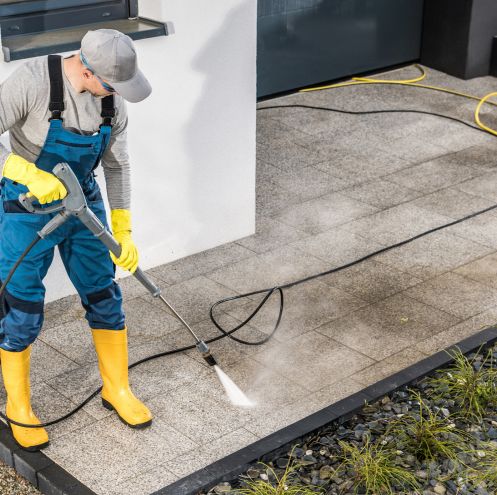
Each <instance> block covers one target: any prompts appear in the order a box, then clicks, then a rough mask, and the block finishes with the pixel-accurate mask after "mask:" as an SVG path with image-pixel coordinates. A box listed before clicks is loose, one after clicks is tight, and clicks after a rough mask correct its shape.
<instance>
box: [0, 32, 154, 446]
mask: <svg viewBox="0 0 497 495" xmlns="http://www.w3.org/2000/svg"><path fill="white" fill-rule="evenodd" d="M150 92H151V87H150V84H149V83H148V81H147V80H146V78H145V76H144V75H143V74H142V72H141V71H140V70H139V69H138V66H137V57H136V53H135V49H134V46H133V42H132V40H131V39H130V38H129V37H128V36H126V35H124V34H122V33H120V32H119V31H115V30H112V29H99V30H95V31H89V32H88V33H87V34H86V35H85V36H84V38H83V40H82V41H81V50H80V52H79V53H78V54H77V55H72V56H71V57H68V58H64V59H63V58H62V57H59V56H52V55H51V56H49V57H42V58H38V59H33V60H30V61H28V62H26V63H25V64H24V65H23V66H21V67H20V68H19V69H18V70H17V71H15V72H14V73H13V74H12V75H11V76H10V77H9V78H8V79H7V80H5V81H4V82H3V83H2V84H0V134H3V133H4V132H5V131H7V130H9V131H10V143H11V147H12V153H10V152H8V151H7V150H6V149H5V148H4V147H2V146H1V145H0V167H2V168H3V173H2V175H3V177H2V179H1V182H0V185H1V188H0V191H1V201H0V279H1V280H5V279H6V277H7V274H8V273H9V271H10V270H11V268H12V266H13V265H14V263H15V262H16V260H17V259H18V258H19V256H20V255H21V253H22V252H23V251H24V249H25V248H26V246H27V245H28V244H29V243H30V241H31V240H32V239H33V238H34V237H35V236H36V232H37V231H38V230H40V229H41V228H42V227H43V225H45V223H47V222H48V221H49V220H50V218H52V216H53V215H35V214H30V213H28V212H27V211H26V210H25V209H24V208H23V206H22V205H21V204H20V203H19V201H18V197H19V194H20V193H28V194H29V195H32V196H35V198H36V199H37V201H38V202H39V204H40V205H42V206H43V205H46V204H48V203H51V202H53V201H57V200H60V199H62V198H64V196H65V195H66V194H67V192H66V190H65V188H64V186H63V184H62V183H61V182H60V181H59V180H58V179H57V178H56V177H55V176H54V175H53V174H52V173H51V172H52V170H53V168H54V167H55V166H56V165H57V164H58V163H60V162H66V163H68V164H69V165H70V167H71V168H72V170H73V171H74V172H75V174H76V176H77V177H78V180H79V181H80V184H81V187H82V189H83V191H84V193H85V195H86V198H87V201H88V205H89V207H90V208H91V209H92V210H93V211H94V212H95V213H96V215H97V216H98V217H99V218H100V220H101V221H102V222H103V223H105V224H106V225H107V222H106V215H105V209H104V205H103V201H102V196H101V194H100V190H99V187H98V185H97V183H96V181H95V174H94V170H95V168H96V167H97V166H98V164H99V163H100V162H102V166H103V170H104V175H105V180H106V184H107V195H108V200H109V204H110V208H111V224H112V232H113V234H114V237H115V238H116V240H117V241H118V242H119V243H120V245H121V248H122V252H121V256H120V257H119V258H118V259H116V258H115V257H114V256H113V255H109V252H108V251H107V250H106V248H105V247H104V246H103V244H102V243H100V241H99V240H98V239H97V238H96V237H94V236H93V235H92V234H91V233H90V232H89V231H88V230H87V229H86V228H85V227H84V226H83V225H82V224H81V223H80V222H79V221H78V220H77V218H73V219H71V220H69V221H68V222H66V224H64V225H63V226H62V227H61V228H59V229H58V230H56V231H55V232H53V233H52V234H50V235H49V236H48V237H47V238H46V239H43V240H41V241H40V242H38V244H37V245H36V246H35V247H34V249H33V250H32V251H31V252H30V253H29V255H28V256H27V257H26V258H25V259H24V260H23V262H22V263H21V265H20V266H19V268H18V269H17V271H16V272H15V274H14V276H13V277H12V279H11V281H10V282H9V284H8V286H7V288H6V291H5V292H4V294H3V296H2V299H1V301H0V303H1V304H0V318H1V320H0V359H1V368H2V375H3V380H4V384H5V389H6V391H7V407H6V414H7V416H8V417H9V418H10V419H12V420H13V421H17V422H20V423H24V424H40V422H39V420H38V419H37V417H36V416H35V414H34V413H33V411H32V409H31V401H30V380H29V374H30V351H31V347H30V346H31V344H32V343H33V342H34V340H35V339H36V337H37V336H38V334H39V332H40V329H41V326H42V324H43V304H44V295H45V288H44V286H43V282H42V280H43V278H44V277H45V275H46V273H47V270H48V268H49V266H50V264H51V262H52V259H53V254H54V248H55V246H58V249H59V252H60V255H61V258H62V261H63V263H64V266H65V268H66V271H67V273H68V275H69V277H70V279H71V281H72V283H73V284H74V286H75V287H76V289H77V291H78V293H79V296H80V298H81V302H82V304H83V306H84V308H85V310H86V318H87V320H88V322H89V325H90V328H91V329H92V334H93V340H94V344H95V349H96V352H97V355H98V364H99V369H100V374H101V377H102V381H103V389H102V403H103V405H104V406H105V407H106V408H108V409H115V410H116V412H117V414H118V416H119V418H120V419H121V420H122V421H123V422H125V423H126V424H127V425H128V426H130V427H133V428H140V427H145V426H148V425H149V424H150V423H151V422H152V415H151V413H150V411H149V410H148V409H147V407H146V406H145V405H144V404H142V403H141V402H140V401H139V400H138V399H137V398H136V397H135V396H134V395H133V393H132V392H131V390H130V388H129V383H128V368H127V365H128V354H127V336H126V326H125V321H124V313H123V310H122V297H121V291H120V288H119V286H118V285H117V284H116V283H115V281H114V264H113V263H112V261H114V263H115V264H117V265H119V266H121V267H122V268H124V269H126V270H129V271H131V272H134V271H135V270H136V268H137V266H138V253H137V250H136V247H135V244H134V243H133V240H132V238H131V215H130V171H129V160H128V153H127V145H126V127H127V112H126V105H125V101H124V99H125V100H128V101H130V102H138V101H141V100H143V99H144V98H146V97H147V96H148V95H149V94H150ZM0 170H1V168H0ZM36 204H38V203H36ZM111 258H112V259H111ZM11 429H12V433H13V436H14V438H15V440H16V441H17V443H18V444H19V445H20V446H21V447H23V448H25V449H27V450H31V451H34V450H39V449H40V448H43V447H45V446H46V445H48V435H47V432H46V431H45V430H44V429H43V428H24V427H19V426H16V425H13V424H11Z"/></svg>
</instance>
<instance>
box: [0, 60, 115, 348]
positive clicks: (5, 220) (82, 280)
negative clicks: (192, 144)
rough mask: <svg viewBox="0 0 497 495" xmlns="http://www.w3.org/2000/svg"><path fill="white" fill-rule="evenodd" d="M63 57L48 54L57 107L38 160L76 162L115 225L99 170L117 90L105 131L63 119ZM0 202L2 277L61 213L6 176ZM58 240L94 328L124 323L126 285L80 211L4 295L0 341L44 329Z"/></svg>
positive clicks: (105, 110)
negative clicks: (81, 128) (34, 201)
mask: <svg viewBox="0 0 497 495" xmlns="http://www.w3.org/2000/svg"><path fill="white" fill-rule="evenodd" d="M61 63H62V58H61V57H59V56H53V55H50V56H49V57H48V64H49V73H50V84H51V91H50V107H49V108H50V111H51V112H52V117H51V118H50V119H49V120H50V127H49V130H48V134H47V137H46V140H45V143H44V145H43V148H42V150H41V152H40V155H39V156H38V158H37V160H36V162H35V163H36V166H37V167H38V168H40V169H42V170H45V171H46V172H52V170H53V168H54V167H55V165H57V164H58V163H60V162H66V163H68V164H69V165H70V167H71V168H72V170H73V171H74V173H75V174H76V176H77V177H78V180H79V181H80V184H81V186H82V188H83V191H84V193H85V196H86V199H87V201H88V206H89V207H90V208H91V209H92V210H93V212H94V213H95V214H96V215H97V216H98V218H99V219H100V220H101V221H102V222H103V223H104V224H105V225H107V220H106V215H105V208H104V203H103V201H102V195H101V193H100V188H99V186H98V184H97V182H96V181H95V176H94V169H95V168H96V167H97V166H98V164H99V163H100V160H101V158H102V155H103V153H104V151H105V148H106V147H107V145H108V144H109V140H110V136H111V130H112V124H111V122H112V117H113V116H114V97H113V96H107V97H105V98H103V99H102V114H101V115H102V118H103V123H102V124H101V126H100V131H99V132H98V133H96V134H95V135H93V136H85V135H81V134H77V133H75V132H72V131H69V130H67V129H65V128H64V127H63V125H62V112H63V110H64V100H63V78H62V65H61ZM0 185H1V201H0V279H1V280H5V278H6V277H7V274H8V273H9V271H10V269H11V268H12V266H13V265H14V263H15V262H16V260H17V259H18V258H19V257H20V255H21V254H22V252H23V251H24V249H25V248H26V246H27V245H28V244H29V243H30V242H31V241H32V240H33V239H34V238H35V236H36V233H37V232H38V231H39V230H40V229H41V228H42V227H43V226H44V225H45V224H46V223H47V222H48V221H49V220H50V219H51V218H52V217H53V214H52V215H36V214H31V213H28V212H26V210H25V209H24V208H23V207H22V205H21V204H20V203H19V201H18V197H19V194H20V193H25V192H27V188H26V187H25V186H23V185H21V184H18V183H17V182H13V181H11V180H10V179H7V178H5V177H3V178H2V180H1V182H0ZM55 246H58V248H59V252H60V256H61V258H62V261H63V263H64V266H65V268H66V271H67V274H68V275H69V278H70V279H71V281H72V283H73V284H74V286H75V288H76V289H77V291H78V293H79V296H80V298H81V302H82V304H83V307H84V308H85V310H86V318H87V320H88V322H89V324H90V327H91V328H94V329H108V330H121V329H123V328H124V313H123V310H122V297H121V291H120V288H119V286H118V285H117V284H116V283H115V281H114V269H115V268H114V265H113V263H112V261H111V258H110V255H109V251H108V250H107V248H106V247H105V246H104V245H103V244H102V243H101V242H100V241H99V240H98V239H97V238H96V237H95V236H94V235H93V234H92V233H91V232H90V231H89V230H88V229H86V227H84V226H83V224H82V223H81V222H80V221H79V220H78V219H77V218H75V217H73V218H71V219H70V220H69V221H67V222H66V223H65V224H64V225H63V226H62V227H60V228H59V229H58V230H56V231H55V232H53V233H52V234H50V235H49V236H48V237H47V238H45V239H42V240H41V241H40V242H38V244H36V245H35V247H34V248H33V249H32V251H31V252H30V253H29V254H28V255H27V257H26V258H25V259H24V260H23V262H22V263H21V265H20V266H19V268H18V269H17V271H16V272H15V274H14V276H13V277H12V279H11V281H10V282H9V284H8V286H7V289H6V291H5V292H4V294H3V296H2V299H1V301H0V318H1V320H0V347H1V348H2V349H4V350H6V351H22V350H24V349H25V348H27V347H28V346H29V345H30V344H31V343H32V342H33V341H34V340H35V339H36V337H37V336H38V334H39V332H40V330H41V326H42V324H43V305H44V296H45V287H44V285H43V278H44V277H45V275H46V274H47V271H48V268H49V266H50V264H51V263H52V260H53V255H54V248H55Z"/></svg>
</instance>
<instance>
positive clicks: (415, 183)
mask: <svg viewBox="0 0 497 495" xmlns="http://www.w3.org/2000/svg"><path fill="white" fill-rule="evenodd" d="M444 154H446V152H444V153H440V154H439V156H440V155H444ZM480 173H481V172H480ZM476 175H478V171H477V170H475V169H474V168H472V167H468V166H465V165H460V164H456V163H452V161H451V160H450V156H443V157H442V158H438V159H434V160H430V161H425V162H423V163H420V164H419V165H416V166H413V167H410V168H408V169H405V170H401V171H399V172H395V173H393V174H390V175H388V176H387V179H388V180H389V181H391V182H395V183H396V184H399V185H401V186H404V187H408V188H409V189H414V190H416V191H421V192H424V193H429V192H433V191H436V190H438V189H442V188H445V187H449V186H454V185H457V184H459V183H460V182H464V181H466V180H468V179H471V178H473V177H475V176H476Z"/></svg>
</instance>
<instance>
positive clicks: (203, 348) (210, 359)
mask: <svg viewBox="0 0 497 495" xmlns="http://www.w3.org/2000/svg"><path fill="white" fill-rule="evenodd" d="M197 350H198V352H200V354H202V357H203V358H204V359H205V361H206V363H207V364H208V365H209V366H216V364H217V362H216V360H215V359H214V356H213V355H212V354H211V351H210V350H209V347H208V345H207V344H206V343H205V342H204V341H203V340H199V342H198V343H197Z"/></svg>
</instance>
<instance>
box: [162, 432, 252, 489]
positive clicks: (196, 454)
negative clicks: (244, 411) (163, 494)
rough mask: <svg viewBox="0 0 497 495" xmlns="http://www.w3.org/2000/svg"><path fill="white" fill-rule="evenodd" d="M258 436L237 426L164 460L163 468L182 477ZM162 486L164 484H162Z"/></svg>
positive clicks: (234, 450) (249, 442)
mask: <svg viewBox="0 0 497 495" xmlns="http://www.w3.org/2000/svg"><path fill="white" fill-rule="evenodd" d="M258 438H259V437H258V436H256V435H255V434H254V433H251V432H250V431H248V430H247V429H246V428H239V429H238V430H235V431H232V432H230V433H227V434H226V435H223V436H221V437H219V438H216V439H215V440H213V441H212V442H209V443H206V444H203V445H200V446H199V447H198V448H195V449H194V450H191V451H189V452H186V453H185V454H181V455H178V456H177V457H175V458H174V459H172V460H170V461H168V462H166V464H164V468H166V469H168V470H170V471H171V472H172V473H174V474H175V475H176V476H177V477H180V478H181V477H183V476H186V475H188V474H189V473H191V472H194V471H196V470H198V469H201V468H203V467H204V466H207V465H208V464H211V463H212V462H214V461H216V460H218V459H219V458H220V456H221V457H223V456H226V455H229V454H232V453H233V452H236V451H237V450H239V449H241V448H242V447H245V446H246V445H248V444H251V443H253V442H255V441H256V440H258ZM163 486H164V485H163Z"/></svg>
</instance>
